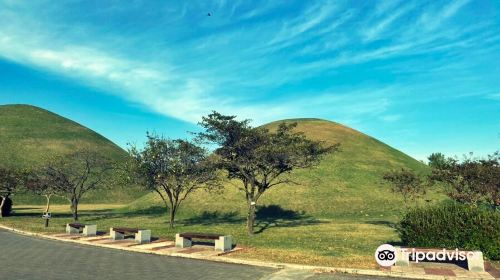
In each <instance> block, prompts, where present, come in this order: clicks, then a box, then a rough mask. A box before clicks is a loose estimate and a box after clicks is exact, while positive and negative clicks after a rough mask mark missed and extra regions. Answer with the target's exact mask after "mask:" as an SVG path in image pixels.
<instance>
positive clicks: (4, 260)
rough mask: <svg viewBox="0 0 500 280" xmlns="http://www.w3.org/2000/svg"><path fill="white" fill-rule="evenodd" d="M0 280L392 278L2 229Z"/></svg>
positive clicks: (355, 279) (0, 234)
mask: <svg viewBox="0 0 500 280" xmlns="http://www.w3.org/2000/svg"><path fill="white" fill-rule="evenodd" d="M0 279H1V280H4V279H23V280H36V279H40V280H48V279H54V280H58V279H61V280H63V279H64V280H70V279H95V280H97V279H106V280H115V279H116V280H118V279H119V280H124V279H137V280H149V279H155V280H159V279H183V280H184V279H186V280H189V279H208V280H209V279H218V280H220V279H242V280H243V279H339V280H344V279H345V280H361V279H394V278H377V277H359V276H350V275H334V274H320V275H317V274H313V273H311V272H308V271H299V270H277V269H272V268H263V267H256V266H247V265H237V264H227V263H219V262H210V261H201V260H193V259H186V258H177V257H169V256H160V255H152V254H143V253H135V252H128V251H122V250H114V249H107V248H100V247H92V246H86V245H80V244H76V243H65V242H60V241H55V240H48V239H43V238H36V237H31V236H25V235H21V234H17V233H13V232H9V231H5V230H0Z"/></svg>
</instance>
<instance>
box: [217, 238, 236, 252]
mask: <svg viewBox="0 0 500 280" xmlns="http://www.w3.org/2000/svg"><path fill="white" fill-rule="evenodd" d="M232 248H233V238H232V236H231V235H226V236H220V237H219V239H218V240H215V250H219V251H222V252H227V251H231V249H232Z"/></svg>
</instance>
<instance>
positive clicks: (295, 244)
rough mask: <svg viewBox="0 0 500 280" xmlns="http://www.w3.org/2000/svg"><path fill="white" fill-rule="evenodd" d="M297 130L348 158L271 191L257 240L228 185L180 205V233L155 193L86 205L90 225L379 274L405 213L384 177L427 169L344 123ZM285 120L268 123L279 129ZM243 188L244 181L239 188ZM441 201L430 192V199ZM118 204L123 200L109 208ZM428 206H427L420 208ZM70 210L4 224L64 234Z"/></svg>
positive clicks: (311, 123) (24, 214)
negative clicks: (225, 237)
mask: <svg viewBox="0 0 500 280" xmlns="http://www.w3.org/2000/svg"><path fill="white" fill-rule="evenodd" d="M286 121H297V122H298V127H297V130H298V131H302V132H304V133H305V134H306V135H307V136H308V137H310V138H313V139H318V140H322V141H325V142H326V143H327V144H333V143H337V142H340V143H341V152H339V153H337V154H333V155H330V156H327V157H326V158H325V159H324V160H323V161H322V162H321V164H319V165H318V166H317V167H315V168H313V169H309V170H300V171H297V172H294V173H293V174H292V176H293V178H294V180H295V181H297V182H298V183H299V184H298V185H292V186H281V187H277V188H274V189H271V190H269V191H268V192H266V193H265V194H264V195H263V196H262V198H261V199H260V201H259V203H258V204H259V205H272V204H274V205H279V207H275V208H274V210H275V211H267V213H266V212H261V213H258V221H257V222H258V224H257V225H256V231H257V234H256V235H255V236H253V237H249V236H248V235H247V234H246V230H245V227H244V224H245V210H246V209H245V199H244V193H243V192H241V191H239V190H238V189H237V188H236V187H235V186H233V185H231V184H228V185H227V186H226V187H225V190H224V192H223V193H222V194H219V195H215V194H210V195H207V193H205V192H197V193H193V195H192V196H191V197H189V198H188V199H187V200H186V201H185V202H184V204H183V205H182V206H181V209H180V212H179V213H178V219H177V224H176V228H174V229H169V228H168V222H167V214H166V212H165V209H164V208H163V205H162V203H161V201H160V200H159V199H158V197H157V196H156V195H154V194H147V195H145V196H143V197H141V198H139V199H138V200H136V201H134V202H133V203H130V204H128V205H126V206H118V205H91V206H84V207H83V206H82V211H81V213H80V215H81V220H82V221H83V222H89V223H96V224H97V225H98V228H99V230H108V229H109V227H113V226H115V227H116V226H129V227H140V228H148V229H151V230H152V233H153V235H154V236H159V237H163V238H170V239H173V238H174V236H175V233H178V232H190V231H192V232H220V233H224V234H230V235H232V236H234V238H235V240H236V242H237V244H238V245H239V246H243V247H245V248H246V250H243V251H242V252H240V253H237V254H231V255H229V257H237V258H249V259H260V260H264V261H278V262H291V263H300V264H312V265H330V266H338V267H343V266H345V267H358V268H376V267H377V265H376V263H375V261H374V258H373V252H374V251H375V249H376V248H377V247H378V246H379V245H380V244H383V243H387V242H398V241H399V240H398V236H397V234H396V232H395V230H394V228H393V225H394V223H395V222H397V221H398V219H399V217H400V215H401V213H402V212H403V211H404V206H403V205H402V199H401V198H400V197H399V196H398V195H395V194H393V193H391V191H390V188H389V186H387V185H386V184H384V183H383V182H382V180H381V176H382V174H383V173H384V172H386V171H388V170H391V169H396V168H400V167H407V168H412V169H414V170H417V171H418V172H422V173H424V172H426V171H427V170H426V166H425V165H423V164H421V163H420V162H418V161H416V160H414V159H412V158H411V157H409V156H407V155H405V154H403V153H402V152H400V151H397V150H395V149H393V148H391V147H389V146H387V145H385V144H384V143H381V142H380V141H378V140H376V139H374V138H371V137H369V136H367V135H364V134H362V133H360V132H358V131H355V130H353V129H350V128H348V127H345V126H342V125H340V124H337V123H333V122H329V121H324V120H316V119H300V120H286ZM277 125H278V122H275V123H271V124H269V125H268V127H269V128H270V129H275V128H276V126H277ZM234 183H237V182H234ZM426 198H427V199H429V198H431V199H433V200H441V199H442V197H441V196H439V195H437V194H433V193H430V194H428V196H427V197H426ZM110 203H116V202H114V201H113V202H110ZM421 203H423V202H421ZM68 210H69V209H68V208H67V206H65V207H59V208H54V209H53V211H52V212H53V219H52V220H51V226H50V227H49V228H48V229H45V228H44V227H43V221H42V219H40V217H39V213H40V211H41V208H40V207H38V206H28V205H26V206H18V207H17V208H15V211H16V212H17V213H19V215H16V216H13V217H9V218H6V219H2V220H1V221H0V222H1V223H2V224H5V225H10V226H14V227H17V228H22V229H27V230H32V231H37V232H46V231H52V232H62V231H63V230H64V224H65V223H67V222H70V221H71V216H70V214H69V211H68Z"/></svg>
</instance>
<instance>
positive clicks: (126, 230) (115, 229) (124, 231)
mask: <svg viewBox="0 0 500 280" xmlns="http://www.w3.org/2000/svg"><path fill="white" fill-rule="evenodd" d="M113 230H114V231H116V232H120V233H123V234H124V233H126V232H128V233H138V232H139V229H138V228H113Z"/></svg>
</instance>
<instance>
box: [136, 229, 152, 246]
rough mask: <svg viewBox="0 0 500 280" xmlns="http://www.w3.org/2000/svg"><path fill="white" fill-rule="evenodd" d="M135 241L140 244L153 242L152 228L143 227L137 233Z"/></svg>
mask: <svg viewBox="0 0 500 280" xmlns="http://www.w3.org/2000/svg"><path fill="white" fill-rule="evenodd" d="M135 241H137V242H138V243H139V244H143V243H149V242H151V230H149V229H142V230H139V231H138V232H137V233H136V234H135Z"/></svg>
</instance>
